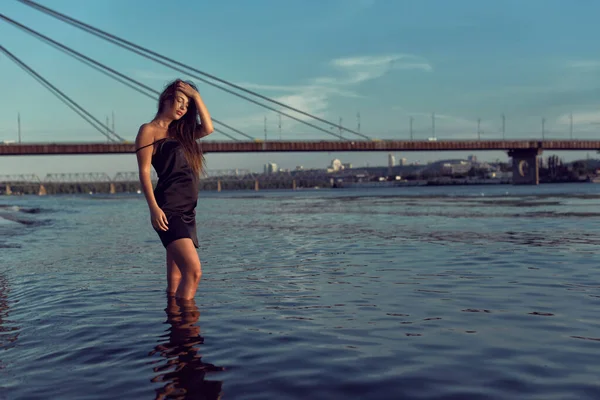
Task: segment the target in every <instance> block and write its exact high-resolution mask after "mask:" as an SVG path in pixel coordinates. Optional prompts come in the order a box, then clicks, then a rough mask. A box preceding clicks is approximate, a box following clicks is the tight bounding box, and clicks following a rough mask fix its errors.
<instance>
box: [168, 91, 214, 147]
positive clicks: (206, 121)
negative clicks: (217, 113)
mask: <svg viewBox="0 0 600 400" xmlns="http://www.w3.org/2000/svg"><path fill="white" fill-rule="evenodd" d="M177 89H179V90H181V91H182V92H183V93H185V94H186V95H187V96H188V97H189V99H190V101H193V102H194V103H196V109H198V114H199V115H200V125H199V126H198V127H197V128H196V132H194V139H200V138H203V137H205V136H208V135H210V134H211V133H213V132H214V130H215V128H214V127H213V124H212V119H211V118H210V114H209V112H208V109H207V108H206V105H205V104H204V101H203V100H202V97H201V96H200V93H198V92H197V91H196V90H194V88H193V87H191V86H190V85H188V84H187V83H185V82H181V81H180V82H179V83H178V85H177Z"/></svg>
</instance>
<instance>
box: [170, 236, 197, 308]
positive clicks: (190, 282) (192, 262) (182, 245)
mask: <svg viewBox="0 0 600 400" xmlns="http://www.w3.org/2000/svg"><path fill="white" fill-rule="evenodd" d="M167 251H168V252H169V253H170V254H171V257H172V258H173V260H174V261H175V264H177V267H178V268H179V271H180V272H181V281H180V283H179V286H178V287H177V290H176V291H175V297H179V298H182V299H193V298H194V296H195V295H196V290H197V289H198V284H199V283H200V278H201V277H202V265H201V264H200V258H198V252H197V251H196V247H194V243H193V242H192V239H188V238H185V239H177V240H175V241H173V242H171V243H170V244H169V245H168V246H167Z"/></svg>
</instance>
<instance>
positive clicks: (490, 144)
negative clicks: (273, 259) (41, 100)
mask: <svg viewBox="0 0 600 400" xmlns="http://www.w3.org/2000/svg"><path fill="white" fill-rule="evenodd" d="M201 143H202V150H203V152H204V153H252V152H356V151H360V152H373V151H384V152H386V151H493V150H499V151H512V150H519V151H521V150H529V151H536V152H540V151H543V150H554V151H558V150H561V151H562V150H600V140H439V141H412V140H356V141H352V140H331V141H324V140H319V141H261V140H255V141H246V142H241V141H237V142H236V141H221V142H219V141H201ZM134 152H135V144H134V143H131V142H122V143H114V142H111V143H66V142H65V143H10V144H2V145H0V156H10V155H67V154H125V153H134Z"/></svg>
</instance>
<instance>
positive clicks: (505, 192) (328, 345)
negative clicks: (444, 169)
mask: <svg viewBox="0 0 600 400" xmlns="http://www.w3.org/2000/svg"><path fill="white" fill-rule="evenodd" d="M197 212H198V216H197V220H198V236H199V238H200V241H201V248H200V249H199V252H200V259H201V261H202V267H203V278H202V282H201V284H200V288H199V290H198V293H197V296H196V299H195V301H190V302H175V301H169V300H168V299H167V297H166V296H165V294H164V290H165V287H166V276H165V267H164V262H165V261H164V260H165V254H164V249H163V248H162V246H161V244H160V242H159V240H158V237H157V236H156V234H155V233H154V231H153V230H152V229H151V227H150V224H149V217H148V211H147V207H146V203H145V200H144V199H143V196H142V195H136V194H130V195H79V196H47V197H37V196H31V197H27V196H23V197H16V196H15V197H2V198H0V399H28V400H31V399H117V398H118V399H155V398H156V399H183V398H189V399H217V398H219V396H220V398H222V399H306V398H310V399H338V398H351V399H546V400H547V399H598V398H600V384H599V383H598V382H599V381H600V379H599V376H600V361H599V360H600V318H599V312H598V309H599V306H600V235H599V234H600V185H594V184H564V185H541V186H538V187H515V186H510V185H500V186H472V187H420V188H398V189H370V190H349V189H348V190H337V191H336V190H301V191H295V192H294V191H259V192H253V191H243V192H221V193H216V192H202V193H201V197H200V200H199V204H198V209H197Z"/></svg>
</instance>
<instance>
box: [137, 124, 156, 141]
mask: <svg viewBox="0 0 600 400" xmlns="http://www.w3.org/2000/svg"><path fill="white" fill-rule="evenodd" d="M154 134H155V129H154V127H153V126H152V125H151V124H149V123H146V124H142V125H141V126H140V129H139V130H138V133H137V136H136V138H135V141H136V143H137V144H138V145H144V144H148V143H152V142H153V141H154Z"/></svg>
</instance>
